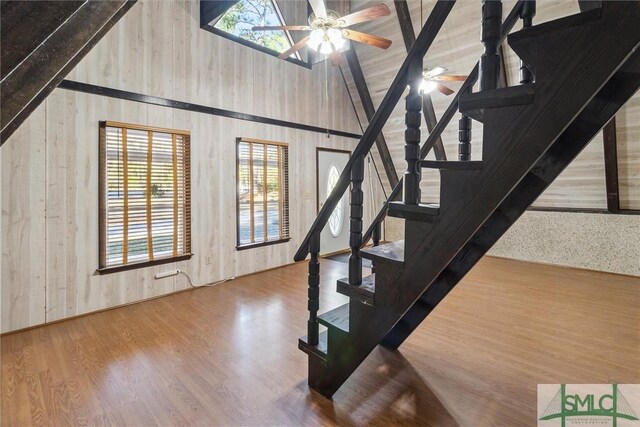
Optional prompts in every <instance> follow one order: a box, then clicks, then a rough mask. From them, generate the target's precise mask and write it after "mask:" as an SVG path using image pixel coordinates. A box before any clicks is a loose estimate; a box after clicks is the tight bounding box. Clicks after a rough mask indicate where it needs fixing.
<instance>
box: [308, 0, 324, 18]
mask: <svg viewBox="0 0 640 427" xmlns="http://www.w3.org/2000/svg"><path fill="white" fill-rule="evenodd" d="M309 4H310V5H311V9H313V13H314V14H315V15H316V18H326V17H327V8H326V7H325V5H324V0H309Z"/></svg>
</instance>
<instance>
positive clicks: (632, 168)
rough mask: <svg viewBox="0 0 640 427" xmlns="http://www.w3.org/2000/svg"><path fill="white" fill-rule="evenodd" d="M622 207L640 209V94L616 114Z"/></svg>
mask: <svg viewBox="0 0 640 427" xmlns="http://www.w3.org/2000/svg"><path fill="white" fill-rule="evenodd" d="M616 127H617V136H618V174H619V176H618V179H619V186H620V191H619V194H620V207H621V208H622V209H640V94H636V96H635V97H634V98H633V99H631V101H629V102H628V103H627V105H625V106H624V107H623V108H622V110H620V112H619V113H618V115H617V116H616Z"/></svg>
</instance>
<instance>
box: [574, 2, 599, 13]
mask: <svg viewBox="0 0 640 427" xmlns="http://www.w3.org/2000/svg"><path fill="white" fill-rule="evenodd" d="M578 6H580V12H587V11H589V10H592V9H597V8H599V7H602V0H578Z"/></svg>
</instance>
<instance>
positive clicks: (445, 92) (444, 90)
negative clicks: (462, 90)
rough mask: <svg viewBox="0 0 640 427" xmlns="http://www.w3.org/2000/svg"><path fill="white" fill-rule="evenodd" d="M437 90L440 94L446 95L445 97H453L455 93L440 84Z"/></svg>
mask: <svg viewBox="0 0 640 427" xmlns="http://www.w3.org/2000/svg"><path fill="white" fill-rule="evenodd" d="M436 89H438V91H439V92H440V93H444V94H445V95H447V96H448V95H451V94H452V93H454V91H453V90H451V89H449V88H448V87H446V86H445V85H443V84H440V83H438V85H437V86H436Z"/></svg>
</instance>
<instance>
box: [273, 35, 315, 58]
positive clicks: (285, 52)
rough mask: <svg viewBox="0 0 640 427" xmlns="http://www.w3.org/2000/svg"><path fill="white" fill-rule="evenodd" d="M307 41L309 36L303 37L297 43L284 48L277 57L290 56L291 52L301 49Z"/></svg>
mask: <svg viewBox="0 0 640 427" xmlns="http://www.w3.org/2000/svg"><path fill="white" fill-rule="evenodd" d="M308 41H309V36H306V37H303V38H302V39H301V40H300V41H299V42H298V43H296V44H294V45H293V46H291V47H290V48H289V49H287V50H285V51H284V52H282V53H281V54H280V55H278V58H280V59H287V58H288V57H290V56H291V54H292V53H294V52H297V51H299V50H300V49H302V48H303V47H304V45H306V44H307V42H308Z"/></svg>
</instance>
